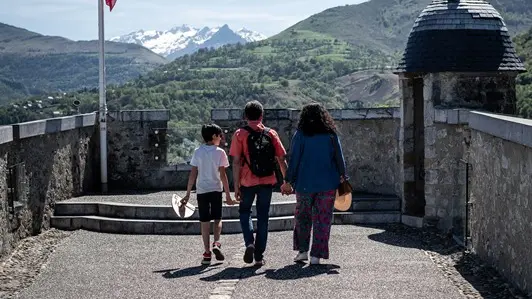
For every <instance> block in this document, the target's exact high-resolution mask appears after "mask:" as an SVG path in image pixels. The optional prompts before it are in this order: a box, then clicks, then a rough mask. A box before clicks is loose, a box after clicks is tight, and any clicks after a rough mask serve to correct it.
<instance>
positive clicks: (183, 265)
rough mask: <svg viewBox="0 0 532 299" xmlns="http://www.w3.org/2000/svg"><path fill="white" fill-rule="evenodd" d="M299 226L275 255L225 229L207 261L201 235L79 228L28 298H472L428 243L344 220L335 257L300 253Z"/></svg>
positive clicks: (280, 236) (278, 241)
mask: <svg viewBox="0 0 532 299" xmlns="http://www.w3.org/2000/svg"><path fill="white" fill-rule="evenodd" d="M291 237H292V235H291V233H290V232H280V233H270V235H269V243H268V251H267V253H266V258H267V261H268V264H267V265H266V266H265V267H263V268H261V269H257V268H254V267H250V266H245V265H244V263H243V261H242V246H243V244H242V240H241V237H240V235H227V236H224V237H223V249H224V251H225V253H226V256H227V260H226V262H225V263H218V264H216V263H214V264H213V265H212V266H210V267H202V266H200V265H199V264H200V257H201V248H202V246H201V240H200V238H199V236H138V235H137V236H135V235H110V234H99V233H92V232H86V231H78V232H76V233H74V234H73V235H72V236H70V237H69V238H67V239H66V240H65V241H64V242H63V243H62V244H61V245H60V246H59V247H58V248H57V250H56V251H55V252H54V253H53V254H52V256H51V259H50V261H49V263H48V264H47V266H46V268H45V269H44V270H43V271H42V273H41V275H39V277H38V278H37V279H36V281H35V282H34V283H33V284H32V285H31V286H30V287H29V288H27V289H25V290H24V291H22V292H21V293H20V294H19V296H18V298H40V299H47V298H54V299H55V298H150V299H155V298H193V299H199V298H218V299H227V298H283V299H290V298H298V299H300V298H364V299H368V298H386V299H388V298H395V299H400V298H409V299H410V298H430V299H438V298H442V299H443V298H445V299H454V298H463V297H462V295H460V293H459V291H458V289H457V288H456V287H455V286H454V285H453V284H452V283H451V282H450V280H449V279H448V278H446V277H445V276H444V275H443V272H442V271H441V270H439V269H438V267H437V266H436V265H435V264H434V263H433V262H432V261H431V260H430V258H429V257H428V256H427V255H426V254H425V253H424V252H423V251H421V250H419V249H417V248H418V247H419V246H418V245H419V244H416V242H414V241H411V240H409V239H406V238H403V237H400V236H398V235H396V234H394V233H390V232H386V231H384V230H381V229H375V228H364V227H356V226H334V227H333V229H332V238H331V243H332V244H331V259H330V260H328V261H327V264H326V265H322V266H310V267H309V266H308V265H304V266H301V265H298V264H294V263H293V262H292V259H293V257H294V252H293V251H292V250H291V246H292V241H291V240H292V239H291Z"/></svg>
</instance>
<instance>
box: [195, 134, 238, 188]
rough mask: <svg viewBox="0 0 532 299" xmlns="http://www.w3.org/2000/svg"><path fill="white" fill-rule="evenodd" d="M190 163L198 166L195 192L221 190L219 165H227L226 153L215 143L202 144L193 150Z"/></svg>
mask: <svg viewBox="0 0 532 299" xmlns="http://www.w3.org/2000/svg"><path fill="white" fill-rule="evenodd" d="M190 165H192V166H196V167H197V168H198V178H197V179H196V193H197V194H202V193H209V192H222V191H223V185H222V180H221V179H220V171H219V170H218V169H219V168H220V167H229V160H228V159H227V154H226V153H225V151H224V150H223V149H221V148H219V147H218V146H216V145H206V144H202V145H201V146H200V147H199V148H197V149H196V150H195V151H194V154H193V155H192V159H191V160H190Z"/></svg>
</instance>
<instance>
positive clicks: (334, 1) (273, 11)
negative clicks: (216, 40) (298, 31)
mask: <svg viewBox="0 0 532 299" xmlns="http://www.w3.org/2000/svg"><path fill="white" fill-rule="evenodd" d="M0 1H1V2H4V3H3V4H0V22H2V23H7V24H10V25H13V26H17V27H22V28H26V29H28V30H31V31H35V32H38V33H42V34H46V35H59V36H64V37H67V38H70V39H74V40H87V39H97V38H98V35H97V34H98V31H97V26H98V24H97V20H98V19H97V17H98V15H97V5H98V2H97V1H98V0H22V1H19V0H9V1H8V0H0ZM361 2H364V0H305V1H303V0H291V1H287V0H267V1H265V0H203V1H190V0H188V1H183V0H118V1H117V4H116V7H115V9H114V10H113V12H112V13H108V10H106V38H111V37H113V36H117V35H122V34H126V33H129V32H132V31H136V30H138V29H145V30H148V29H157V30H165V29H170V28H171V27H174V26H179V25H182V24H189V25H193V26H197V27H200V26H216V25H223V24H228V25H229V26H230V27H231V28H233V29H239V28H240V27H246V28H248V29H252V30H255V31H259V32H261V33H264V34H266V35H273V34H276V33H278V32H280V31H282V30H283V29H285V28H287V27H289V26H291V25H293V24H295V23H297V22H298V21H300V20H302V19H305V18H307V17H309V16H311V15H313V14H315V13H318V12H320V11H323V10H325V9H327V8H330V7H335V6H341V5H345V4H357V3H361ZM6 3H8V4H6ZM266 3H267V4H266Z"/></svg>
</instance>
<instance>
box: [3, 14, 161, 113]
mask: <svg viewBox="0 0 532 299" xmlns="http://www.w3.org/2000/svg"><path fill="white" fill-rule="evenodd" d="M106 47H107V48H106V53H107V55H106V56H107V57H106V62H107V74H108V82H109V83H115V84H121V83H125V82H127V81H129V80H131V79H133V78H137V77H138V76H139V75H142V74H145V73H147V72H148V71H151V70H153V69H154V68H155V67H157V66H160V65H162V64H163V63H166V60H165V59H164V58H163V57H160V56H159V55H157V54H155V53H153V52H151V51H149V50H148V49H145V48H143V47H140V46H138V45H132V44H121V43H113V42H107V43H106ZM97 53H98V42H97V41H79V42H75V41H71V40H68V39H65V38H62V37H54V36H44V35H40V34H38V33H35V32H31V31H27V30H25V29H21V28H17V27H13V26H9V25H6V24H2V23H0V103H2V102H8V101H12V100H14V99H17V98H24V97H26V96H28V95H32V94H41V93H43V92H56V91H71V90H77V89H80V88H84V87H88V88H92V87H96V86H98V55H97Z"/></svg>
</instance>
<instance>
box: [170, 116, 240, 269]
mask: <svg viewBox="0 0 532 299" xmlns="http://www.w3.org/2000/svg"><path fill="white" fill-rule="evenodd" d="M201 136H202V137H203V140H204V141H205V144H202V145H201V146H200V147H199V148H197V149H196V150H195V151H194V154H193V155H192V160H191V161H190V165H192V171H191V172H190V176H189V178H188V186H187V195H186V196H185V197H184V198H183V200H181V204H186V203H187V202H188V200H189V199H190V191H191V190H192V186H193V185H194V182H195V183H196V194H197V201H198V209H199V217H200V222H201V237H202V239H203V247H204V249H205V251H204V253H203V260H202V262H201V264H202V265H209V264H210V263H211V256H212V254H211V248H210V246H209V245H210V244H209V243H210V224H211V220H214V243H213V244H212V252H213V253H214V256H215V257H216V260H219V261H223V260H224V259H225V257H224V255H223V253H222V250H221V244H220V235H221V233H222V191H225V199H226V201H225V203H226V204H228V205H233V204H234V202H233V200H232V199H231V193H230V192H229V181H228V180H227V174H226V173H225V168H226V167H229V161H228V159H227V154H226V153H225V151H224V150H223V149H221V148H219V147H218V146H219V145H220V141H221V140H222V129H221V128H220V127H219V126H217V125H215V124H209V125H203V126H202V128H201ZM222 187H223V189H222Z"/></svg>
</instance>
